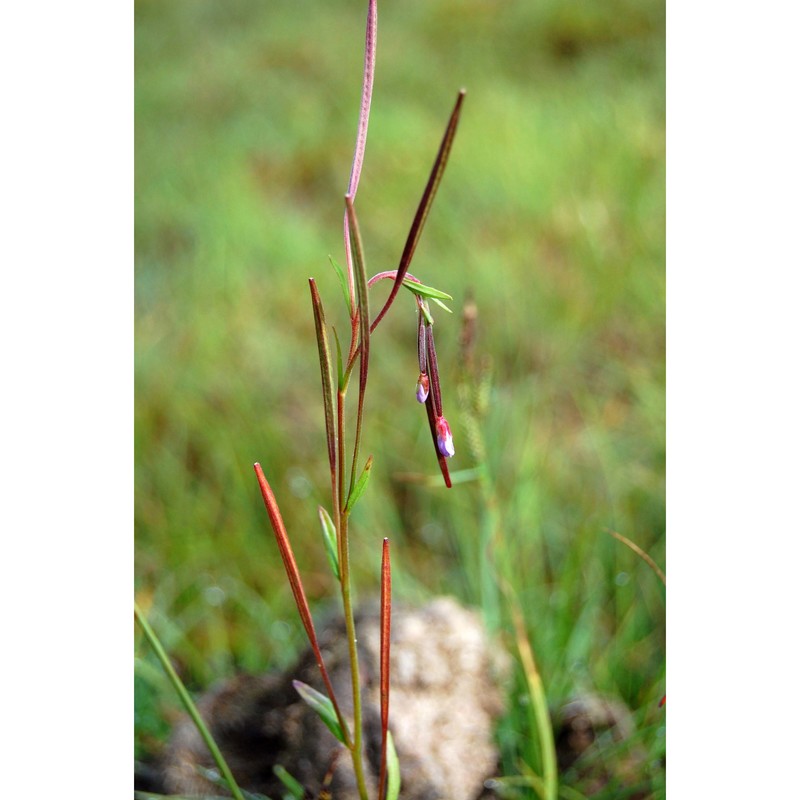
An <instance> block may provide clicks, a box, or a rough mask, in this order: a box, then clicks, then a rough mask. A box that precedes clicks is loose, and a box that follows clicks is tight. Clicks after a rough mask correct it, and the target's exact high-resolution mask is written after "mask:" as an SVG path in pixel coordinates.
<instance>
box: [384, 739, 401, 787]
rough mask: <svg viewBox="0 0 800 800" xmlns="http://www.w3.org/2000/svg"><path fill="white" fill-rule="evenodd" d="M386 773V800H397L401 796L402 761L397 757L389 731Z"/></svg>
mask: <svg viewBox="0 0 800 800" xmlns="http://www.w3.org/2000/svg"><path fill="white" fill-rule="evenodd" d="M386 773H387V781H386V782H387V784H388V785H387V787H386V800H397V798H398V796H399V795H400V759H399V758H398V757H397V750H395V748H394V739H393V738H392V732H391V731H388V732H387V736H386Z"/></svg>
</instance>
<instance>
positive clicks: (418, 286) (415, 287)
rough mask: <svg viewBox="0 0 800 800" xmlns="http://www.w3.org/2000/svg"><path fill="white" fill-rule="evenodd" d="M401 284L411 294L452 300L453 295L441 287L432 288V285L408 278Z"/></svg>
mask: <svg viewBox="0 0 800 800" xmlns="http://www.w3.org/2000/svg"><path fill="white" fill-rule="evenodd" d="M403 286H405V287H406V289H408V290H409V291H410V292H412V293H413V294H418V295H419V296H420V297H430V298H432V299H434V300H436V299H438V300H452V299H453V296H452V295H450V294H447V292H443V291H442V290H441V289H434V288H433V286H426V285H425V284H424V283H417V282H416V281H412V280H410V279H409V278H406V279H405V280H404V281H403Z"/></svg>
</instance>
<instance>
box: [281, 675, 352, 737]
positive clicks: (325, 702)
mask: <svg viewBox="0 0 800 800" xmlns="http://www.w3.org/2000/svg"><path fill="white" fill-rule="evenodd" d="M292 686H294V688H295V689H296V690H297V693H298V694H299V695H300V697H302V698H303V701H304V702H305V703H306V704H307V705H308V706H309V707H310V708H312V709H313V710H314V711H315V713H316V714H317V715H319V718H320V719H321V720H322V721H323V722H324V723H325V724H326V725H327V726H328V729H329V730H330V732H331V733H332V734H333V735H334V736H335V737H336V738H337V739H338V740H339V741H340V742H341V743H342V744H344V741H345V739H344V733H343V732H342V728H341V726H340V725H339V720H338V719H337V718H336V712H335V711H334V708H333V703H332V702H331V700H330V698H329V697H326V696H325V695H324V694H322V692H318V691H317V690H316V689H314V688H313V687H311V686H309V685H308V684H307V683H303V682H302V681H292Z"/></svg>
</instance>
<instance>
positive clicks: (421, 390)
mask: <svg viewBox="0 0 800 800" xmlns="http://www.w3.org/2000/svg"><path fill="white" fill-rule="evenodd" d="M429 386H430V382H429V380H428V376H427V375H426V374H425V373H424V372H420V374H419V378H417V402H418V403H424V402H425V401H426V400H427V399H428V388H429Z"/></svg>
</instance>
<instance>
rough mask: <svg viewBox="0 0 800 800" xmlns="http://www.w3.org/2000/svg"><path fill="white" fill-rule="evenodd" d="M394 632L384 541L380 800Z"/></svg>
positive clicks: (386, 542)
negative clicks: (390, 658)
mask: <svg viewBox="0 0 800 800" xmlns="http://www.w3.org/2000/svg"><path fill="white" fill-rule="evenodd" d="M391 631H392V565H391V562H390V559H389V540H388V539H384V540H383V557H382V558H381V658H380V660H381V771H380V779H379V781H378V787H379V789H378V791H379V794H378V800H383V798H384V796H385V793H386V737H387V735H388V731H389V651H390V649H391Z"/></svg>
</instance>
